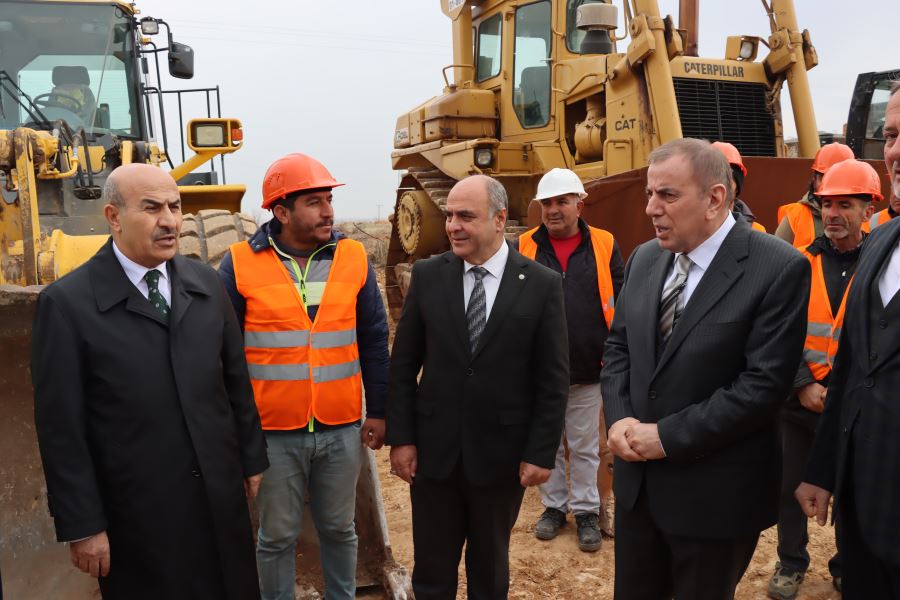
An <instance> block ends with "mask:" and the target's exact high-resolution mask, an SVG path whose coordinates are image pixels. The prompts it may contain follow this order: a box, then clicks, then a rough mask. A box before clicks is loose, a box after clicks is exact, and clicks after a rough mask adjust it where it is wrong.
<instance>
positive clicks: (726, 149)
mask: <svg viewBox="0 0 900 600" xmlns="http://www.w3.org/2000/svg"><path fill="white" fill-rule="evenodd" d="M712 147H713V148H715V149H716V150H718V151H719V152H721V153H722V154H724V155H725V158H726V159H727V160H728V164H730V165H732V166H735V167H738V168H739V169H740V170H741V173H743V174H744V177H746V176H747V167H745V166H744V160H743V159H742V158H741V153H740V152H738V149H737V148H735V147H734V145H733V144H729V143H728V142H713V143H712Z"/></svg>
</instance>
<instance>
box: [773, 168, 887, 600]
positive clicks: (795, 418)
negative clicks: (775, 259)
mask: <svg viewBox="0 0 900 600" xmlns="http://www.w3.org/2000/svg"><path fill="white" fill-rule="evenodd" d="M880 190H881V187H880V182H879V178H878V174H877V173H876V172H875V169H873V168H872V167H871V166H870V165H868V164H867V163H864V162H862V161H857V160H854V159H848V160H845V161H842V162H839V163H836V164H835V165H833V166H832V167H831V168H829V169H828V171H827V172H826V173H825V177H824V178H823V180H822V185H821V186H820V188H819V190H818V196H819V198H820V200H821V211H822V222H823V225H824V234H823V235H821V236H819V237H818V238H816V239H815V240H814V241H813V242H812V243H811V244H809V245H808V246H807V247H806V248H803V249H802V252H803V254H804V255H805V256H806V258H807V259H808V260H809V262H810V264H811V266H812V280H811V282H812V283H811V285H812V287H811V289H810V297H809V308H808V319H807V335H806V343H805V345H804V349H803V362H802V363H801V365H800V368H799V370H798V372H797V375H796V377H795V379H794V386H793V387H794V394H792V396H791V397H790V398H789V400H788V401H787V403H786V404H785V406H784V409H783V411H782V415H781V417H782V419H781V421H782V428H781V431H782V450H783V452H782V456H783V463H782V469H783V471H782V490H781V505H780V508H779V517H778V558H779V562H778V564H777V565H776V570H775V574H774V575H773V576H772V579H771V581H770V582H769V596H770V597H775V598H794V597H795V596H796V595H797V591H798V589H799V587H800V584H801V583H802V581H803V578H804V575H805V573H806V570H807V568H808V567H809V562H810V558H809V553H808V552H807V550H806V544H807V542H808V538H807V533H806V523H807V517H806V515H805V514H804V512H803V509H802V508H801V506H800V505H799V504H798V503H797V501H796V499H795V498H794V490H795V489H796V488H797V486H798V485H799V484H800V482H801V481H802V480H803V476H804V472H805V469H806V464H807V460H808V458H809V454H810V452H811V450H812V445H813V439H814V436H815V430H816V425H817V423H818V420H819V414H820V413H821V412H822V411H823V410H824V407H825V398H826V394H827V391H828V380H829V376H830V375H831V368H832V365H833V364H834V357H835V354H836V353H837V349H838V342H839V339H840V334H841V327H842V325H843V321H844V311H845V306H846V302H847V294H848V292H849V289H850V285H851V282H852V279H853V273H854V271H855V269H856V264H857V261H858V259H859V254H860V251H861V248H862V245H863V242H864V241H865V239H866V235H867V234H866V232H865V231H863V224H864V223H866V222H867V221H868V220H869V219H870V218H871V216H872V212H873V210H874V209H873V207H872V203H873V202H874V201H877V200H880V199H881V197H882V196H881V191H880ZM836 541H837V547H838V552H837V553H836V554H835V556H834V557H833V558H832V559H831V560H830V561H829V563H828V568H829V570H830V572H831V576H832V579H833V581H834V585H835V587H836V588H838V589H840V586H841V559H840V545H841V536H840V527H839V528H838V531H837V535H836Z"/></svg>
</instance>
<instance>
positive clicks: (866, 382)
mask: <svg viewBox="0 0 900 600" xmlns="http://www.w3.org/2000/svg"><path fill="white" fill-rule="evenodd" d="M863 385H864V386H866V387H867V388H870V387H875V380H874V379H872V378H871V377H866V378H865V379H864V380H863Z"/></svg>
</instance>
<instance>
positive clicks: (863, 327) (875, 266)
mask: <svg viewBox="0 0 900 600" xmlns="http://www.w3.org/2000/svg"><path fill="white" fill-rule="evenodd" d="M885 227H887V225H885ZM893 227H894V229H893V231H892V232H891V233H890V235H886V236H884V237H883V238H882V239H880V240H878V244H877V245H873V246H872V247H871V250H872V260H867V261H866V263H865V266H864V269H865V270H864V271H863V272H862V273H859V272H858V273H857V274H856V277H855V278H854V281H853V284H852V287H853V288H854V289H856V290H858V292H857V293H859V294H860V297H859V302H861V303H862V308H863V310H862V314H863V321H862V322H861V323H859V326H858V327H852V328H851V331H853V330H855V329H858V330H860V331H862V335H863V341H864V345H863V346H862V348H863V349H864V350H865V351H864V352H856V353H855V354H856V356H857V360H859V361H860V365H861V366H862V367H863V370H864V371H866V372H871V371H874V370H875V369H877V368H879V367H880V366H881V365H882V364H883V363H884V362H885V361H887V360H888V359H889V358H892V357H893V355H894V354H895V353H896V351H897V349H898V346H900V337H896V338H894V340H893V344H892V346H890V347H887V348H884V349H883V350H881V351H880V352H879V355H878V360H876V361H875V362H872V363H869V362H868V360H867V358H868V355H869V352H870V351H871V348H872V346H871V343H872V340H871V336H870V335H869V327H870V324H871V323H872V314H871V312H870V308H871V306H872V297H871V295H870V294H880V292H879V291H878V280H879V278H880V277H881V273H882V269H884V268H886V267H887V262H888V261H889V260H890V259H891V254H892V253H893V251H894V248H896V246H897V240H898V238H900V226H896V225H895V226H893ZM864 252H865V250H864ZM857 278H859V285H858V287H857V282H856V279H857ZM852 293H853V290H851V294H852ZM898 301H900V300H898V299H897V298H896V297H894V298H893V299H891V300H890V301H889V304H890V303H891V302H893V303H896V302H898ZM848 303H849V298H848ZM856 306H860V305H859V304H856ZM884 308H885V309H887V306H885V307H884ZM845 327H846V323H845Z"/></svg>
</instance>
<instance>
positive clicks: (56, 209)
mask: <svg viewBox="0 0 900 600" xmlns="http://www.w3.org/2000/svg"><path fill="white" fill-rule="evenodd" d="M138 15H139V11H138V10H137V9H136V8H135V6H134V4H132V3H129V2H122V1H117V0H107V1H99V0H84V1H80V2H71V1H65V0H63V1H40V0H38V1H7V0H0V348H2V360H0V390H2V395H0V570H2V573H3V585H4V590H3V591H4V592H5V593H6V597H8V598H54V599H59V600H70V599H71V600H83V599H87V598H95V597H99V592H98V590H97V584H96V581H95V580H93V579H91V578H90V577H89V576H88V575H85V574H83V573H81V572H80V571H77V570H76V569H75V568H74V567H73V566H72V565H71V563H70V561H69V558H68V549H67V548H66V546H65V545H64V544H60V543H57V541H56V535H55V531H54V528H53V523H52V520H51V518H50V515H49V513H48V510H47V502H46V488H45V484H44V476H43V472H42V469H41V462H40V457H39V454H38V450H37V442H36V438H35V431H34V408H33V399H32V388H31V380H30V373H29V359H30V347H31V327H32V319H33V315H34V305H35V301H36V299H37V295H38V294H39V293H40V290H41V289H42V287H43V286H44V285H46V284H48V283H51V282H52V281H54V280H56V279H58V278H60V277H62V276H64V275H65V274H66V273H68V272H70V271H71V270H73V269H74V268H76V267H78V266H79V265H80V264H82V263H84V262H85V261H86V260H88V259H89V258H90V257H91V256H92V255H93V254H94V253H95V252H96V251H97V250H98V249H99V248H100V246H102V245H103V244H104V243H105V241H106V239H107V237H108V228H107V224H106V220H105V218H104V215H103V205H102V203H101V200H100V195H101V189H102V187H103V183H104V181H105V180H106V178H107V176H108V175H109V173H110V172H111V171H112V170H113V169H114V168H116V167H117V166H119V165H123V164H128V163H132V162H142V163H149V164H153V165H156V166H159V167H160V168H168V169H169V172H170V174H171V175H172V177H173V179H175V180H176V181H177V182H178V184H179V189H180V192H181V198H182V206H183V212H184V213H185V218H184V223H183V228H182V233H181V239H180V241H179V246H180V251H181V253H182V254H185V255H187V256H190V257H193V258H196V259H198V260H202V261H205V262H208V263H210V264H211V265H212V266H217V265H218V263H219V261H220V260H221V258H222V256H223V255H224V253H225V252H227V250H228V246H229V245H230V244H232V243H234V242H237V241H240V240H243V239H246V238H247V237H249V236H250V235H252V234H253V233H254V232H255V231H256V225H255V223H254V222H253V221H252V219H250V218H249V217H247V216H246V215H242V214H240V203H241V199H242V197H243V195H244V191H245V186H244V185H234V184H230V185H229V184H225V183H224V160H222V161H221V169H220V170H219V171H216V170H215V168H213V170H211V171H209V172H200V173H198V172H196V169H197V168H198V167H200V166H201V165H204V164H206V163H211V164H212V165H214V164H215V161H214V160H213V159H215V158H216V157H222V156H224V155H225V154H229V153H232V152H235V151H236V150H238V149H239V148H240V147H241V145H242V143H243V130H242V129H241V123H240V121H238V120H236V119H227V118H226V119H223V118H221V115H217V116H216V117H214V116H213V115H212V114H211V111H210V109H209V108H208V111H207V115H206V118H201V119H194V120H192V121H190V122H189V123H188V125H187V127H186V135H184V134H181V139H182V152H181V154H182V160H183V162H182V164H179V165H175V164H173V163H172V161H171V159H170V156H169V154H170V153H169V152H168V148H167V146H168V139H167V127H166V120H165V105H166V103H165V102H164V101H163V99H164V96H166V95H170V94H174V95H176V96H177V100H178V109H179V110H178V112H179V130H180V131H184V129H183V128H182V124H181V122H180V114H181V112H182V111H181V109H182V105H181V102H182V96H183V95H184V94H186V93H196V94H206V105H207V107H210V106H211V102H210V101H211V96H210V94H211V93H213V94H215V98H214V99H215V100H216V104H218V88H201V89H193V90H164V89H162V85H161V70H160V57H161V56H164V57H165V60H166V61H167V62H168V70H169V74H170V75H172V76H174V77H177V78H182V79H187V78H190V77H192V76H193V51H192V49H191V48H190V47H189V46H186V45H184V44H180V43H177V42H175V41H173V39H172V34H171V30H170V29H169V26H168V24H167V23H166V22H165V21H163V20H161V19H153V18H150V17H144V18H140V17H139V16H138ZM161 27H164V28H165V29H166V33H167V35H166V36H165V38H166V40H165V42H164V43H163V44H160V45H159V46H157V44H156V43H154V42H153V36H156V35H157V34H159V33H160V28H161ZM169 97H171V96H169ZM157 136H160V137H161V138H162V145H160V144H158V143H157V142H156V139H155V138H156V137H157ZM185 140H186V144H187V147H188V148H189V149H190V150H192V151H193V155H192V156H190V157H187V159H186V160H185V150H184V145H185ZM220 160H221V159H220ZM220 177H221V178H222V179H223V182H222V183H220V182H219V178H220ZM188 213H190V214H188ZM361 451H364V452H366V460H365V461H364V468H363V473H362V474H361V476H360V480H359V486H358V493H357V497H358V502H357V504H358V506H357V529H358V531H359V536H360V561H359V577H358V581H359V586H360V588H361V589H365V588H368V587H372V588H374V589H376V590H377V593H378V594H380V595H385V590H386V591H387V592H386V593H387V595H389V596H391V597H396V598H403V597H405V594H406V593H407V590H408V587H409V583H408V577H407V576H406V573H405V571H404V570H403V569H402V567H399V566H398V565H397V564H396V563H395V562H394V560H393V558H392V555H391V550H390V546H389V544H388V541H387V527H386V525H385V520H384V512H383V508H382V504H381V496H380V488H379V485H378V479H377V472H376V470H375V467H374V463H373V458H372V455H371V452H370V451H368V450H362V449H361ZM307 512H308V511H307ZM304 529H305V533H304V535H303V537H302V539H301V543H300V544H299V546H298V565H299V566H300V569H299V572H301V573H302V574H303V581H301V582H300V584H301V585H302V586H303V587H305V588H317V589H319V590H321V589H322V587H323V585H322V582H321V574H320V573H319V572H317V570H316V568H314V564H313V563H314V562H315V559H316V557H317V554H318V549H317V546H318V542H317V540H316V538H315V535H314V534H313V533H312V532H313V527H312V525H311V524H310V523H307V524H306V526H305V528H304ZM112 552H113V553H115V549H112ZM301 556H302V558H301ZM113 568H115V567H113Z"/></svg>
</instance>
